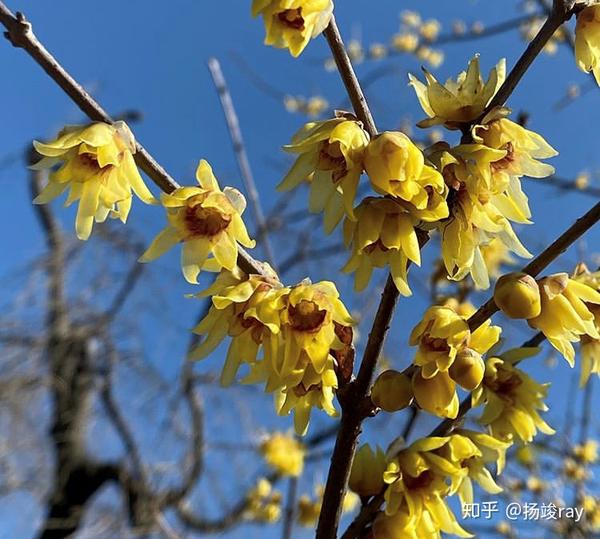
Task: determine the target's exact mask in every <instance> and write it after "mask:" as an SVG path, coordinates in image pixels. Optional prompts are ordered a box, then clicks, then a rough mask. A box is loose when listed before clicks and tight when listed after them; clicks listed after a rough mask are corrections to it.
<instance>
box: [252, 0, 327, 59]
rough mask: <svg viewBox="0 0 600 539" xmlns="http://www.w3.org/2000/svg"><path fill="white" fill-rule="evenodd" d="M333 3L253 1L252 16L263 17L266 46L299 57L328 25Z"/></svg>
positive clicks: (297, 0)
mask: <svg viewBox="0 0 600 539" xmlns="http://www.w3.org/2000/svg"><path fill="white" fill-rule="evenodd" d="M332 14H333V2H332V0H253V2H252V16H253V17H257V16H258V15H262V18H263V21H264V23H265V30H266V36H265V45H272V46H273V47H277V48H280V49H289V51H290V53H291V54H292V56H294V57H296V56H299V55H300V53H301V52H302V51H303V50H304V48H305V47H306V45H308V42H309V41H310V40H311V39H312V38H314V37H316V36H318V35H319V34H320V33H321V32H322V31H323V30H325V28H326V27H327V25H328V24H329V21H330V20H331V15H332Z"/></svg>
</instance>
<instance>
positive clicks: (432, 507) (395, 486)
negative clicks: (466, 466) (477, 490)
mask: <svg viewBox="0 0 600 539" xmlns="http://www.w3.org/2000/svg"><path fill="white" fill-rule="evenodd" d="M449 441H450V437H429V438H422V439H420V440H417V441H416V442H414V443H413V444H411V445H410V446H409V447H407V448H405V449H402V450H401V451H399V453H398V455H397V456H396V457H395V458H394V459H392V460H391V461H390V463H389V464H388V467H387V470H386V471H385V473H384V476H383V478H384V481H385V483H387V485H388V487H387V489H386V491H385V495H384V497H385V502H386V506H385V514H386V515H387V516H391V515H394V514H396V513H398V512H400V513H403V514H404V515H405V516H406V518H407V519H408V520H409V521H410V522H411V523H412V524H413V525H414V526H415V527H416V528H417V529H424V530H428V531H429V533H433V534H436V533H439V532H440V531H442V532H445V533H449V534H454V535H458V536H460V537H471V535H470V534H469V533H467V532H465V530H463V529H462V528H461V527H460V525H459V524H458V522H457V521H456V517H455V516H454V514H453V513H452V511H451V510H450V508H449V507H448V505H447V502H446V500H445V498H446V497H447V496H448V495H450V494H452V493H453V486H455V487H456V485H458V484H459V483H460V481H461V480H462V478H463V477H464V475H465V470H463V468H462V467H461V463H459V462H451V461H449V460H447V459H446V458H444V457H443V456H441V455H440V454H439V451H438V450H440V448H442V447H443V446H445V445H446V444H447V443H448V442H449ZM402 520H404V519H402ZM402 520H401V521H400V522H399V523H398V524H401V522H402ZM380 526H381V527H383V525H381V524H380ZM386 527H387V528H388V529H393V528H392V527H391V526H389V523H388V525H387V526H386ZM400 527H402V526H400ZM384 529H385V527H384ZM375 536H376V537H378V535H377V532H376V535H375ZM380 536H381V537H387V536H386V535H380ZM428 536H429V535H426V536H425V537H428ZM434 536H436V535H434ZM391 537H395V536H394V535H392V536H391ZM420 537H422V536H420Z"/></svg>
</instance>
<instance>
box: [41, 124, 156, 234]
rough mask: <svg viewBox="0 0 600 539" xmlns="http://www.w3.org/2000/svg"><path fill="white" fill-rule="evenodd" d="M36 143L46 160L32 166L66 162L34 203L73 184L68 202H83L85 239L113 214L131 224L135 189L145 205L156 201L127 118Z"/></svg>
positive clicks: (80, 223) (80, 227)
mask: <svg viewBox="0 0 600 539" xmlns="http://www.w3.org/2000/svg"><path fill="white" fill-rule="evenodd" d="M33 145H34V147H35V149H36V151H37V152H38V153H39V154H40V155H42V156H43V158H42V159H41V160H40V161H39V162H38V163H37V164H35V165H34V166H33V167H32V168H34V169H38V170H40V169H46V168H51V167H53V166H54V165H56V164H57V163H62V165H61V167H60V168H59V169H58V170H56V171H54V172H51V173H50V176H49V178H48V180H49V181H48V184H47V185H46V187H44V189H43V190H42V192H41V193H40V194H39V195H38V196H37V197H36V198H35V200H34V201H33V202H34V204H47V203H48V202H50V201H51V200H53V199H54V198H56V197H57V196H59V195H61V194H62V193H63V192H64V191H65V190H66V189H67V188H68V189H69V196H68V197H67V201H66V202H65V205H66V206H70V205H71V204H72V203H73V202H75V201H77V200H79V207H78V208H77V217H76V219H75V231H76V233H77V237H78V238H79V239H80V240H87V239H88V238H89V237H90V234H91V232H92V227H93V224H94V221H95V222H97V223H101V222H103V221H105V220H106V218H107V217H113V218H119V219H120V220H121V221H122V222H123V223H124V222H126V221H127V217H128V215H129V210H130V209H131V202H132V192H133V193H135V194H136V195H137V196H138V197H139V198H140V199H141V200H143V201H144V202H145V203H146V204H154V203H156V199H155V198H154V197H153V196H152V193H151V192H150V191H149V190H148V188H147V187H146V185H145V184H144V181H143V180H142V177H141V176H140V173H139V171H138V169H137V167H136V165H135V162H134V160H133V154H134V153H135V152H136V144H135V139H134V138H133V134H132V133H131V131H130V130H129V127H128V126H127V124H126V123H125V122H115V123H114V124H112V125H110V124H106V123H101V122H99V123H93V124H91V125H72V126H68V127H65V128H64V129H63V130H62V131H61V132H60V133H59V134H58V137H57V138H56V139H55V140H53V141H51V142H46V143H42V142H38V141H34V142H33Z"/></svg>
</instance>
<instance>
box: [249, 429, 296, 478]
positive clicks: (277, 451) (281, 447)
mask: <svg viewBox="0 0 600 539" xmlns="http://www.w3.org/2000/svg"><path fill="white" fill-rule="evenodd" d="M260 452H261V453H262V455H263V457H264V459H265V461H266V463H267V464H268V465H269V466H270V467H271V468H273V470H274V471H275V472H277V473H278V474H280V475H282V476H291V477H298V476H300V475H301V474H302V470H303V469H304V457H305V455H306V448H305V447H304V445H303V444H302V443H300V442H299V441H298V440H296V438H295V437H294V436H292V435H290V434H284V433H281V432H275V433H273V434H272V435H271V436H268V437H267V438H265V440H263V442H262V443H261V444H260Z"/></svg>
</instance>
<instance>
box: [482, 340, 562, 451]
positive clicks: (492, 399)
mask: <svg viewBox="0 0 600 539" xmlns="http://www.w3.org/2000/svg"><path fill="white" fill-rule="evenodd" d="M536 351H537V349H536ZM527 355H531V351H528V350H525V349H522V350H521V349H516V350H513V351H511V352H509V353H506V354H503V356H502V357H492V358H489V359H488V360H487V362H486V372H485V376H484V378H483V383H482V384H481V386H480V387H478V388H477V389H476V390H475V391H474V392H473V397H472V403H473V407H475V406H478V405H480V404H485V407H484V410H483V414H482V416H481V417H480V419H479V422H480V423H481V424H483V425H488V426H489V428H490V432H491V434H492V436H493V437H494V438H498V439H499V440H506V441H512V440H513V439H514V438H515V437H517V438H520V439H521V440H522V441H523V442H524V443H529V442H531V441H532V440H533V437H534V436H535V435H536V433H537V431H538V430H540V431H542V432H543V433H544V434H554V430H553V429H552V428H550V426H548V424H547V423H546V422H545V421H544V420H543V419H542V418H541V417H540V415H539V411H546V410H547V409H548V408H547V406H546V405H545V404H544V398H545V397H546V395H547V393H548V385H549V384H538V383H537V382H536V381H535V380H533V379H532V378H530V377H529V376H528V375H527V374H526V373H525V372H523V371H522V370H520V369H518V368H517V367H515V366H514V365H513V363H514V362H515V361H516V360H519V359H522V358H523V357H527Z"/></svg>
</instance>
